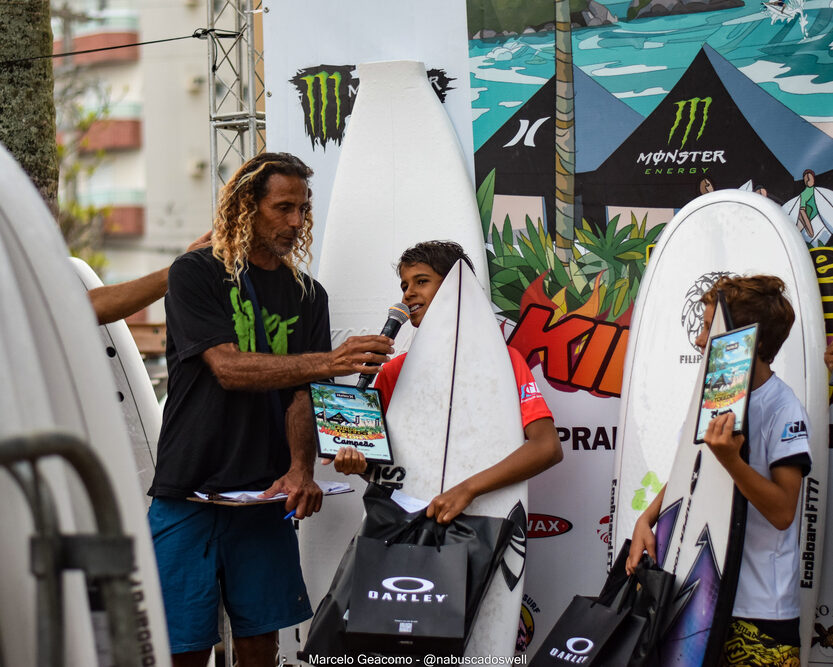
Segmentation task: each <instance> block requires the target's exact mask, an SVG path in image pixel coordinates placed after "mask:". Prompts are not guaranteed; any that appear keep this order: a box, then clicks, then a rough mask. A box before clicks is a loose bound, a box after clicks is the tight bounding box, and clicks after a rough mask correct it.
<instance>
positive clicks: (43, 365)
mask: <svg viewBox="0 0 833 667" xmlns="http://www.w3.org/2000/svg"><path fill="white" fill-rule="evenodd" d="M0 173H2V174H3V175H4V178H3V179H2V181H0V242H1V243H2V245H3V247H4V248H5V251H6V254H7V262H8V264H7V265H8V267H9V269H10V274H11V275H13V276H14V279H13V280H9V281H8V282H5V281H4V283H3V293H4V295H5V294H6V293H13V292H17V293H18V294H19V297H20V301H21V302H22V303H23V304H24V309H22V310H21V311H20V312H19V313H18V314H17V316H16V319H14V318H13V317H9V318H6V319H5V323H4V325H3V329H2V331H3V336H7V335H9V334H8V331H9V330H10V327H11V326H13V323H15V322H16V326H18V327H20V331H19V332H20V333H22V334H23V337H25V338H27V339H28V340H29V341H30V343H31V345H32V347H33V349H34V350H35V351H36V355H37V360H38V362H39V366H40V369H41V372H42V378H43V384H42V391H41V392H39V393H38V394H37V396H34V397H32V398H31V400H32V403H31V405H30V406H29V407H30V408H31V410H30V412H29V414H30V415H31V416H30V418H29V419H28V420H27V422H26V423H22V424H21V426H22V427H24V428H25V429H26V430H27V431H32V430H36V429H50V428H61V429H64V430H67V431H70V432H71V433H75V434H77V435H78V436H79V437H81V438H82V439H83V440H85V441H86V442H88V443H89V444H90V446H91V448H92V449H93V450H94V451H95V452H96V453H97V454H98V456H99V458H100V459H101V461H102V463H103V464H104V467H105V469H106V471H107V473H108V475H109V476H110V479H111V482H112V484H113V487H114V488H115V489H116V490H117V492H118V494H117V498H116V500H117V503H118V509H119V511H120V514H121V519H122V525H123V527H124V529H125V531H126V533H127V534H128V535H130V536H131V537H132V538H133V540H134V553H135V561H136V571H135V573H134V577H133V581H134V588H133V592H134V599H135V601H136V634H135V637H136V653H137V655H140V656H142V657H143V659H145V660H146V661H151V660H154V661H155V664H157V665H168V664H170V658H169V647H168V638H167V628H166V625H165V615H164V610H163V605H162V597H161V593H160V590H159V581H158V577H157V572H156V561H155V557H154V553H153V547H152V544H151V540H150V534H149V531H148V526H147V519H146V516H145V514H146V513H145V504H144V501H143V500H142V495H141V491H140V489H139V484H138V478H137V475H136V469H135V466H134V463H133V457H132V454H131V451H130V442H129V439H128V436H127V432H126V430H125V427H124V423H123V420H122V417H121V414H120V411H119V407H118V404H117V403H116V400H115V395H116V389H115V386H114V384H113V380H112V379H111V374H110V371H109V369H108V368H107V362H106V360H105V357H104V354H103V351H102V349H101V345H100V342H99V338H98V333H97V331H96V324H95V320H94V316H93V313H92V308H91V307H90V304H89V301H88V299H87V296H86V293H85V291H84V290H83V289H82V287H81V285H80V284H79V281H78V278H77V277H76V276H75V275H74V272H73V269H72V267H71V265H70V264H69V262H67V261H66V256H67V250H66V247H65V246H64V244H63V242H62V240H61V237H60V235H59V233H58V229H57V225H56V224H55V221H54V219H53V218H52V216H51V215H50V213H49V211H48V210H47V208H46V206H45V205H44V204H43V201H42V200H41V198H40V195H39V194H38V193H37V191H36V190H35V189H34V187H33V186H32V184H31V183H30V182H29V180H28V178H27V177H26V176H25V174H24V173H23V171H22V170H21V169H20V168H19V167H18V165H17V164H16V163H15V162H14V160H13V159H12V158H11V156H9V154H8V153H7V152H6V151H5V150H0ZM11 368H15V365H14V364H13V365H12V367H11ZM4 371H6V369H4ZM6 372H8V371H6ZM17 372H19V373H21V375H18V376H17V377H16V378H15V379H16V380H17V382H14V383H11V384H10V385H9V386H18V385H20V386H22V385H23V383H25V382H27V381H29V378H27V377H26V368H22V369H21V368H19V367H18V368H17ZM36 372H37V371H36V369H35V368H34V367H33V368H32V371H31V376H32V377H36ZM6 435H9V434H8V433H6ZM59 468H60V470H62V471H63V470H65V466H63V465H62V464H60V466H59ZM65 478H66V481H67V484H68V486H69V493H68V495H67V494H63V495H61V496H59V497H58V502H59V503H61V505H62V507H63V508H64V510H65V511H66V512H67V513H68V515H69V517H70V518H71V519H72V520H73V524H74V525H70V524H69V523H67V524H66V525H62V528H63V529H64V530H71V529H73V528H74V527H77V529H78V530H82V531H90V530H92V529H93V527H94V522H93V518H92V512H91V508H90V506H89V503H88V502H87V501H86V493H85V492H84V491H83V490H82V489H81V488H80V485H79V483H78V481H77V478H75V477H74V475H72V474H66V475H65ZM2 504H4V503H0V505H2ZM15 519H16V520H17V521H18V522H19V523H21V524H22V523H24V522H25V521H26V519H25V518H24V517H23V515H21V516H19V517H12V521H13V522H14V520H15ZM3 542H4V543H6V542H8V540H5V539H4V540H3ZM3 569H4V571H5V569H6V568H5V561H4V568H3ZM9 574H11V573H9ZM14 575H15V576H18V577H20V578H27V577H29V576H30V575H29V573H28V569H27V570H25V571H19V572H15V573H14ZM67 595H68V597H69V598H70V599H69V600H68V604H69V605H74V609H75V611H76V613H77V612H78V611H79V610H81V611H83V610H84V608H85V605H86V591H82V592H78V591H75V590H73V591H70V592H68V593H67ZM33 604H34V600H30V599H27V598H26V597H25V596H22V597H20V598H19V599H18V598H11V597H7V596H5V595H4V598H3V605H2V606H3V607H4V608H7V609H8V610H13V612H14V613H15V614H19V616H20V617H21V618H23V619H26V618H28V617H29V611H28V610H29V609H30V608H31V605H33ZM70 623H72V624H79V625H84V626H85V627H86V626H87V625H88V623H89V615H88V614H85V618H84V619H81V620H79V619H75V618H72V619H70V618H69V617H68V624H70ZM34 627H35V626H34V625H29V626H28V627H27V628H26V629H25V632H22V633H21V634H20V635H14V634H11V635H10V634H8V633H7V629H6V628H5V627H3V628H2V630H0V631H2V637H3V646H4V650H5V647H6V646H8V645H9V644H10V641H11V640H14V645H15V646H18V645H19V646H23V645H25V646H26V648H25V649H22V650H26V651H27V653H26V655H25V656H24V657H23V659H20V660H8V661H7V662H6V664H20V665H30V664H36V659H35V655H34V653H31V652H29V651H30V650H33V649H34V641H31V643H30V641H29V639H28V636H30V635H31V633H33V632H34ZM75 647H78V648H75ZM92 648H94V644H93V643H92V638H91V637H90V634H89V633H88V632H82V633H80V634H78V636H76V637H73V638H72V640H71V642H70V643H69V644H68V647H67V650H68V651H70V653H68V655H67V664H78V665H82V664H83V665H90V664H96V661H95V660H94V659H92V660H91V658H90V656H89V651H90V650H92Z"/></svg>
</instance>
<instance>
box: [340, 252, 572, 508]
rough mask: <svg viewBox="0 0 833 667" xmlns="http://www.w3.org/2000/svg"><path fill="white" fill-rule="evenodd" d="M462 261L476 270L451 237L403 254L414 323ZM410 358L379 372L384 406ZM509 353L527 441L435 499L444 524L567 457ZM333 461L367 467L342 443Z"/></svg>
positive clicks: (347, 469) (523, 368) (405, 294)
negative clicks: (481, 499)
mask: <svg viewBox="0 0 833 667" xmlns="http://www.w3.org/2000/svg"><path fill="white" fill-rule="evenodd" d="M458 260H463V261H464V262H465V263H466V264H467V265H468V267H469V268H471V269H472V270H473V267H472V265H471V261H470V260H469V258H468V256H467V255H466V253H465V252H464V251H463V248H462V247H461V246H460V245H459V244H457V243H454V242H452V241H427V242H424V243H418V244H417V245H415V246H414V247H412V248H409V249H408V250H406V251H405V252H404V253H402V256H401V257H400V260H399V265H398V267H397V271H398V273H399V277H400V279H401V283H400V287H401V288H402V301H403V303H405V305H407V306H408V309H409V311H410V316H411V324H413V325H414V326H415V327H418V326H419V325H420V322H422V318H423V317H424V316H425V313H426V311H427V310H428V306H430V305H431V301H433V299H434V296H435V295H436V293H437V291H438V290H439V289H440V285H442V282H443V279H444V278H445V276H446V275H447V274H448V272H449V271H451V268H452V267H453V266H454V265H455V264H456V263H457V261H458ZM405 356H406V355H404V354H403V355H399V356H398V357H394V358H393V359H391V360H390V361H389V362H387V363H386V364H384V365H383V366H382V370H381V371H380V373H379V375H378V376H377V379H376V383H375V385H374V386H375V387H376V388H377V389H378V390H379V393H380V395H381V398H382V404H383V407H384V408H385V409H387V406H388V403H389V402H390V397H391V394H392V393H393V390H394V387H395V385H396V381H397V379H398V377H399V371H400V370H401V368H402V363H403V362H404V360H405ZM509 357H510V359H511V361H512V368H513V370H514V372H515V381H516V382H517V385H518V396H519V398H520V405H521V422H522V424H523V427H524V436H525V437H526V442H524V443H523V444H522V445H521V446H520V447H518V448H517V449H516V450H515V451H513V452H512V453H511V454H509V455H508V456H507V457H506V458H504V459H503V460H502V461H500V462H498V463H497V464H495V465H494V466H492V467H490V468H487V469H486V470H482V471H480V472H478V473H476V474H474V475H472V476H471V477H469V478H468V479H466V480H464V481H463V482H461V483H460V484H457V485H456V486H454V487H452V488H450V489H448V490H447V491H445V492H443V493H441V494H440V495H438V496H437V497H436V498H434V499H433V500H432V501H431V503H430V504H429V505H428V510H427V515H428V516H429V517H436V519H437V521H438V522H440V523H448V522H450V521H451V520H452V519H453V518H454V517H456V516H457V515H458V514H459V513H460V512H462V511H463V510H464V509H465V508H466V507H467V506H468V505H469V504H470V503H471V502H472V501H473V500H474V499H475V498H477V497H478V496H480V495H483V494H485V493H488V492H489V491H494V490H496V489H500V488H503V487H504V486H508V485H509V484H514V483H516V482H520V481H522V480H525V479H529V478H530V477H533V476H535V475H537V474H538V473H540V472H543V471H544V470H546V469H547V468H549V467H551V466H553V465H555V464H556V463H558V462H559V461H560V460H561V459H562V457H563V454H562V451H561V442H560V440H559V438H558V433H557V432H556V430H555V426H554V424H553V419H552V414H551V413H550V411H549V408H548V407H547V404H546V402H545V401H544V399H543V397H542V396H541V394H540V392H539V391H538V387H537V386H536V384H535V380H534V379H533V377H532V373H531V372H530V370H529V366H528V365H527V364H526V362H525V361H524V360H523V358H521V355H520V354H518V352H516V351H515V350H513V349H512V348H509ZM333 461H334V465H335V469H336V470H338V471H339V472H343V473H346V474H349V473H359V474H361V473H364V472H365V470H366V469H367V462H366V461H365V458H364V456H363V455H362V453H361V452H359V451H357V450H356V449H354V448H352V447H342V448H341V449H340V450H339V452H338V454H337V455H336V457H335V459H333Z"/></svg>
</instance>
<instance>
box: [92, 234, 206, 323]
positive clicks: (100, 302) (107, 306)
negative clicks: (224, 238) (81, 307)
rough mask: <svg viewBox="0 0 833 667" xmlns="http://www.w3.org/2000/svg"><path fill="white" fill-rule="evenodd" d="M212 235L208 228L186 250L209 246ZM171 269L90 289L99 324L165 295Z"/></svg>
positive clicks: (124, 315) (108, 321)
mask: <svg viewBox="0 0 833 667" xmlns="http://www.w3.org/2000/svg"><path fill="white" fill-rule="evenodd" d="M210 238H211V232H210V231H208V232H206V233H205V234H203V235H202V236H200V237H199V238H198V239H197V240H195V241H194V242H193V243H191V245H189V246H188V249H187V250H186V252H190V251H191V250H196V249H197V248H202V247H204V246H207V245H208V244H209V243H211V241H210ZM168 268H169V267H165V268H164V269H159V271H154V272H153V273H149V274H148V275H146V276H142V277H141V278H136V280H128V281H127V282H124V283H117V284H115V285H102V286H101V287H96V288H94V289H91V290H90V291H89V292H87V295H88V296H89V297H90V301H91V302H92V304H93V310H94V311H95V315H96V317H97V318H98V323H99V324H110V322H116V321H118V320H123V319H124V318H125V317H129V316H130V315H132V314H133V313H137V312H139V311H140V310H142V308H147V307H148V306H149V305H150V304H152V303H153V302H154V301H157V300H158V299H161V298H162V297H163V296H165V292H167V291H168Z"/></svg>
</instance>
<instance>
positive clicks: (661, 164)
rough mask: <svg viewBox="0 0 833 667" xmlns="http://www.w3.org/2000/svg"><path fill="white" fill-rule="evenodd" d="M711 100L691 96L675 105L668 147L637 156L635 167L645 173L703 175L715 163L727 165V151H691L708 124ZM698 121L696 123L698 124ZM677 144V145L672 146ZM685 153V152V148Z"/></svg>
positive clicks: (667, 142)
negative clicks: (643, 169)
mask: <svg viewBox="0 0 833 667" xmlns="http://www.w3.org/2000/svg"><path fill="white" fill-rule="evenodd" d="M711 105H712V98H711V97H692V98H690V99H687V100H680V101H678V102H674V109H675V111H674V119H673V121H672V123H671V128H670V130H669V132H668V139H667V141H666V144H667V146H668V147H667V148H659V149H657V150H655V151H649V152H645V153H642V152H640V153H639V157H637V158H636V164H637V165H645V167H646V169H645V173H646V174H648V175H651V174H664V175H669V176H671V175H676V174H692V175H694V174H699V175H703V174H706V173H707V172H708V170H709V166H708V165H711V164H714V163H721V164H725V163H726V151H725V150H722V149H710V150H704V149H698V150H694V149H692V148H691V144H694V143H695V142H697V141H699V140H700V138H701V137H702V136H703V132H704V131H705V129H706V126H707V125H708V122H709V110H710V109H711ZM698 120H699V122H698ZM677 141H679V146H678V147H674V146H672V144H676V143H677ZM687 144H688V145H689V149H688V150H684V149H685V147H686V145H687Z"/></svg>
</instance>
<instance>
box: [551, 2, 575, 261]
mask: <svg viewBox="0 0 833 667" xmlns="http://www.w3.org/2000/svg"><path fill="white" fill-rule="evenodd" d="M575 130H576V122H575V96H574V94H573V45H572V30H571V27H570V2H569V0H556V2H555V247H556V254H557V255H558V258H559V259H560V260H561V261H562V262H563V263H564V264H565V265H567V263H568V262H569V261H570V258H571V256H572V247H573V239H574V236H575V234H574V231H573V230H574V228H575V170H576V132H575Z"/></svg>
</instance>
